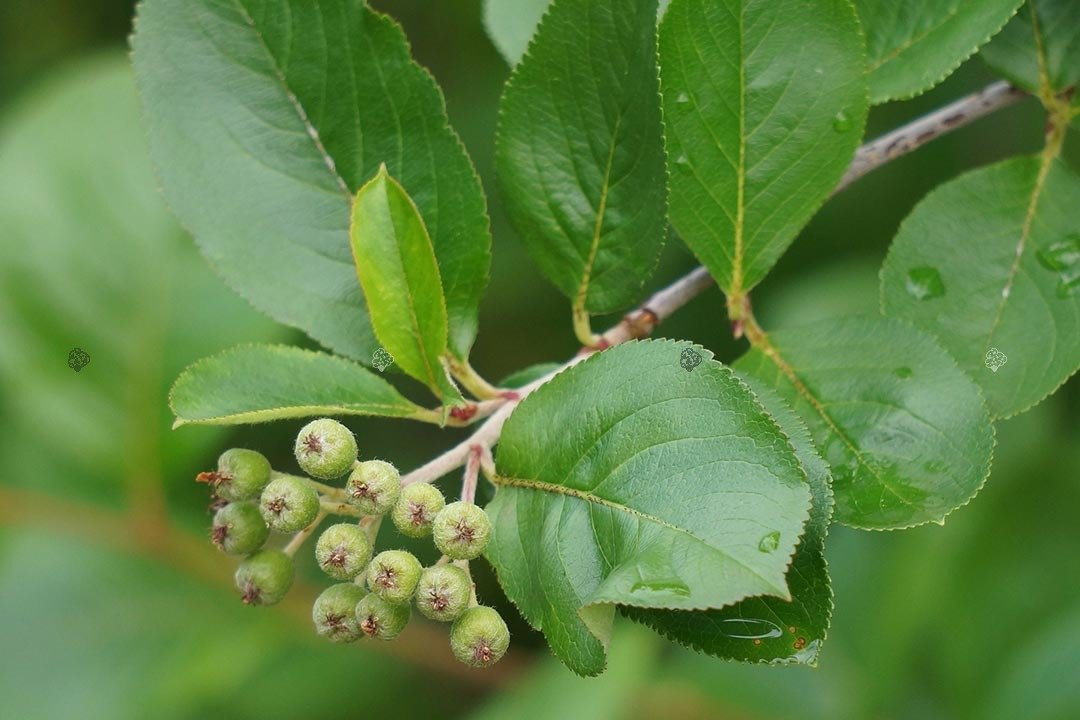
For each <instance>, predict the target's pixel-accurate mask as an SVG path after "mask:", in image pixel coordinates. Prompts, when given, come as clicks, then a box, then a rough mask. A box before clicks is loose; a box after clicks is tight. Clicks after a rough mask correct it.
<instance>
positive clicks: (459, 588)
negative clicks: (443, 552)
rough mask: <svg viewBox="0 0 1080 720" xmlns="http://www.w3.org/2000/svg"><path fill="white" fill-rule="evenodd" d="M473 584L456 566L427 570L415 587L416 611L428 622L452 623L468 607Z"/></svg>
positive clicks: (466, 574)
mask: <svg viewBox="0 0 1080 720" xmlns="http://www.w3.org/2000/svg"><path fill="white" fill-rule="evenodd" d="M471 596H472V581H471V580H470V579H469V574H468V573H466V572H465V571H464V570H462V569H461V568H459V567H458V566H456V565H436V566H434V567H429V568H425V569H424V572H423V574H421V575H420V583H419V584H418V585H417V586H416V608H417V609H418V610H419V611H420V614H421V615H423V616H424V617H426V618H427V619H429V620H437V621H439V622H451V621H453V620H456V619H457V618H458V617H459V616H460V615H461V613H463V612H465V609H466V608H468V607H469V599H470V598H471Z"/></svg>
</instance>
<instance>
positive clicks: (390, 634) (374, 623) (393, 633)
mask: <svg viewBox="0 0 1080 720" xmlns="http://www.w3.org/2000/svg"><path fill="white" fill-rule="evenodd" d="M411 615H412V609H411V608H410V607H409V606H408V605H399V604H397V603H392V602H387V601H386V600H383V599H382V598H381V597H379V596H378V595H376V594H375V593H370V594H368V595H365V596H364V598H363V599H362V600H361V601H360V602H359V603H358V604H357V606H356V624H357V626H358V627H359V628H360V632H362V633H364V634H365V635H367V636H368V637H370V638H375V639H376V640H393V639H394V638H396V637H397V636H398V635H400V634H401V631H402V630H404V629H405V626H406V625H408V624H409V616H411Z"/></svg>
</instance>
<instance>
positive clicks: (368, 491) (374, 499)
mask: <svg viewBox="0 0 1080 720" xmlns="http://www.w3.org/2000/svg"><path fill="white" fill-rule="evenodd" d="M345 492H346V493H348V495H349V502H351V503H352V504H353V505H355V506H356V507H357V508H359V509H360V512H362V513H364V514H365V515H383V514H385V513H386V512H388V511H389V510H390V508H392V507H394V503H396V502H397V499H398V496H399V495H400V494H401V476H400V475H399V474H398V471H397V468H396V467H394V466H393V465H391V464H390V463H388V462H383V461H382V460H368V461H366V462H362V463H360V464H359V465H357V466H356V467H355V468H353V471H352V473H350V474H349V480H348V482H346V483H345Z"/></svg>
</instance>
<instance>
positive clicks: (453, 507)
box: [433, 501, 491, 560]
mask: <svg viewBox="0 0 1080 720" xmlns="http://www.w3.org/2000/svg"><path fill="white" fill-rule="evenodd" d="M433 532H434V534H435V547H437V548H439V552H441V553H443V554H444V555H446V556H447V557H450V558H453V559H454V560H472V559H473V558H475V557H479V556H480V554H481V553H482V552H484V548H486V547H487V544H488V540H489V539H490V538H491V520H489V519H488V516H487V513H486V512H484V510H483V508H481V507H479V506H478V505H474V504H473V503H467V502H460V501H459V502H452V503H450V504H449V505H447V506H446V507H444V508H443V509H442V510H440V511H439V513H438V514H437V515H436V516H435V524H434V526H433Z"/></svg>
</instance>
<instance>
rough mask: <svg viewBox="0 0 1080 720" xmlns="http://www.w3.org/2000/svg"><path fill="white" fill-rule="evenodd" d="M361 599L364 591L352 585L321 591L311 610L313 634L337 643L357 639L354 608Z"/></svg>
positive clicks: (358, 634) (339, 585)
mask: <svg viewBox="0 0 1080 720" xmlns="http://www.w3.org/2000/svg"><path fill="white" fill-rule="evenodd" d="M363 597H364V589H363V588H362V587H360V586H359V585H356V584H354V583H339V584H338V585H331V586H330V587H328V588H326V589H325V590H323V591H322V594H320V595H319V597H318V598H316V599H315V604H314V605H313V606H312V608H311V619H312V620H314V621H315V632H317V633H318V634H319V635H321V636H323V637H324V638H327V639H329V640H331V641H332V642H337V643H348V642H352V641H354V640H356V639H357V638H359V637H360V626H359V624H358V623H357V621H356V606H357V605H358V604H359V603H360V601H361V600H362V599H363Z"/></svg>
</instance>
